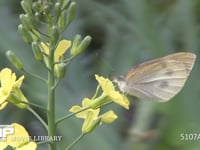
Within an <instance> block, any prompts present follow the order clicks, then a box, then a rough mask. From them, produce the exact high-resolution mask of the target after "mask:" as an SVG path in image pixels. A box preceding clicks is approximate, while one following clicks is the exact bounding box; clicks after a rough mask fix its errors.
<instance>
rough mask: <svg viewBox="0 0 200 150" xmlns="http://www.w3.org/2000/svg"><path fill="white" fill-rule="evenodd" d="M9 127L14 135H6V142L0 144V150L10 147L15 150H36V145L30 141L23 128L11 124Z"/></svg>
mask: <svg viewBox="0 0 200 150" xmlns="http://www.w3.org/2000/svg"><path fill="white" fill-rule="evenodd" d="M11 126H13V128H14V133H13V134H9V135H7V137H6V140H5V141H1V142H0V148H3V149H4V148H6V147H7V146H11V147H12V148H14V149H16V150H36V148H37V144H36V143H35V142H33V141H30V136H29V135H28V133H27V131H26V130H25V128H24V127H23V126H21V125H20V124H18V123H13V124H11ZM20 137H21V138H20ZM15 139H16V140H15Z"/></svg>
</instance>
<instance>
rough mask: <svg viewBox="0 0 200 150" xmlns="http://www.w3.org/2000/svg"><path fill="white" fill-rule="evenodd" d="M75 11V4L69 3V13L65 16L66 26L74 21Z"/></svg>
mask: <svg viewBox="0 0 200 150" xmlns="http://www.w3.org/2000/svg"><path fill="white" fill-rule="evenodd" d="M75 10H76V3H75V2H71V4H70V5H69V12H68V15H67V21H68V24H70V23H71V22H72V20H73V19H74V16H75Z"/></svg>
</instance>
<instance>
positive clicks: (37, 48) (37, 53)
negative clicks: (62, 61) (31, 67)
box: [32, 42, 43, 61]
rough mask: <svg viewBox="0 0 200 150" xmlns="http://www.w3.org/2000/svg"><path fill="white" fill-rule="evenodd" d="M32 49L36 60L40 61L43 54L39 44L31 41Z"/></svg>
mask: <svg viewBox="0 0 200 150" xmlns="http://www.w3.org/2000/svg"><path fill="white" fill-rule="evenodd" d="M32 50H33V54H34V57H35V59H36V60H39V61H41V60H42V59H43V55H42V52H41V49H40V46H39V43H37V42H32Z"/></svg>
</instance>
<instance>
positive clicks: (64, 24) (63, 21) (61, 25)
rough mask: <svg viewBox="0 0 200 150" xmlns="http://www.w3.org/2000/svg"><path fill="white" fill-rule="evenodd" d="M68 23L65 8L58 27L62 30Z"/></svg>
mask: <svg viewBox="0 0 200 150" xmlns="http://www.w3.org/2000/svg"><path fill="white" fill-rule="evenodd" d="M66 25H67V13H66V11H65V10H63V11H62V13H61V14H60V16H59V19H58V28H59V29H60V30H64V29H65V27H66Z"/></svg>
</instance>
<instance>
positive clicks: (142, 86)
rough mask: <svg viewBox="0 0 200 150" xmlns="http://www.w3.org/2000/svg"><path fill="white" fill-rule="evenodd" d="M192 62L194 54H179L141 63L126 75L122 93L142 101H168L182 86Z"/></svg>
mask: <svg viewBox="0 0 200 150" xmlns="http://www.w3.org/2000/svg"><path fill="white" fill-rule="evenodd" d="M194 61H195V55H194V54H192V53H184V52H181V53H175V54H172V55H168V56H166V57H163V58H158V59H154V60H151V61H147V62H145V63H142V64H140V65H138V66H136V67H135V68H133V69H132V70H131V71H130V72H128V74H127V75H126V77H125V84H126V89H124V91H126V92H127V93H128V94H130V95H134V96H137V97H139V98H142V99H149V100H154V101H155V100H156V101H167V100H170V99H171V98H172V97H174V96H175V95H176V94H177V93H178V92H179V91H180V90H181V89H182V87H183V86H184V84H185V81H186V80H187V78H188V75H189V73H190V71H191V69H192V67H193V64H194Z"/></svg>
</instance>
